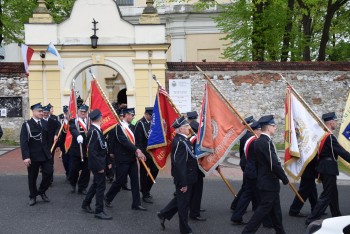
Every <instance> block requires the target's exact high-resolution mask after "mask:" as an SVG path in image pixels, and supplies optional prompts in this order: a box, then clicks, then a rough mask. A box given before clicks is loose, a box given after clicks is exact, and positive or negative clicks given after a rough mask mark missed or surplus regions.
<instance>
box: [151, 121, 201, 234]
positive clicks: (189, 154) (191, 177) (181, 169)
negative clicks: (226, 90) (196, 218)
mask: <svg viewBox="0 0 350 234" xmlns="http://www.w3.org/2000/svg"><path fill="white" fill-rule="evenodd" d="M172 127H174V128H175V130H176V136H175V138H174V140H173V142H172V146H171V175H172V176H173V177H174V184H175V189H176V196H175V197H174V198H173V199H172V200H171V201H170V202H169V204H168V205H167V206H166V207H165V208H164V209H162V210H161V211H160V212H158V214H157V215H158V218H159V219H160V224H161V226H162V228H163V229H165V225H164V223H165V219H167V220H170V219H171V218H172V217H173V216H174V215H175V214H176V212H178V214H179V225H180V233H182V234H185V233H192V229H191V228H190V226H189V225H188V211H189V202H190V197H191V192H192V191H191V190H192V185H193V184H194V183H196V181H197V176H198V172H197V168H198V165H197V159H196V156H195V155H194V154H193V151H192V146H191V143H190V141H189V140H188V139H187V136H188V135H189V133H190V126H189V124H188V122H187V121H186V119H185V117H184V116H181V117H179V118H177V119H176V120H175V121H174V123H173V124H172Z"/></svg>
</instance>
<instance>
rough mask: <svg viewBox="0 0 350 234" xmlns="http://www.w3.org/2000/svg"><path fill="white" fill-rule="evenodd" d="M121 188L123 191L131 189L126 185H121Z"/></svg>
mask: <svg viewBox="0 0 350 234" xmlns="http://www.w3.org/2000/svg"><path fill="white" fill-rule="evenodd" d="M122 189H123V190H125V191H131V189H130V188H128V186H126V185H123V186H122Z"/></svg>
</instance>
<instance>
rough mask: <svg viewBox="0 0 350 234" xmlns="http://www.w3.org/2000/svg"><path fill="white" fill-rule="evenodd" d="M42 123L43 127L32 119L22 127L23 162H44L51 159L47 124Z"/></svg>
mask: <svg viewBox="0 0 350 234" xmlns="http://www.w3.org/2000/svg"><path fill="white" fill-rule="evenodd" d="M40 122H41V126H40V125H38V124H37V122H36V121H35V120H34V119H33V118H31V119H30V120H28V121H26V122H24V123H23V125H22V128H21V134H20V144H21V151H22V158H23V160H25V159H28V158H30V160H32V161H37V162H43V161H46V160H49V159H50V158H51V154H50V149H49V146H48V129H47V122H46V121H43V120H40ZM27 124H28V125H27ZM28 128H29V131H28Z"/></svg>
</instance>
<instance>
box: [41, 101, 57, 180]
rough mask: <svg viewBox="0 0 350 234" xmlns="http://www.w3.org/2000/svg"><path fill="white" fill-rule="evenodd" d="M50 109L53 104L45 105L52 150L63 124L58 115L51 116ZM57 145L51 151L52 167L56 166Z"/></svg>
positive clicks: (45, 116)
mask: <svg viewBox="0 0 350 234" xmlns="http://www.w3.org/2000/svg"><path fill="white" fill-rule="evenodd" d="M50 110H51V105H50V106H49V105H47V106H43V120H45V121H46V122H47V129H48V139H49V142H48V146H49V149H50V151H51V148H52V146H53V144H54V142H56V141H57V139H58V136H57V135H58V132H59V130H60V127H61V124H60V123H59V122H58V119H57V116H56V117H51V116H50ZM57 147H58V144H56V145H55V147H54V149H53V150H52V152H50V153H51V163H52V168H54V162H55V159H54V156H55V151H56V148H57ZM53 173H54V171H52V176H51V182H50V185H51V184H52V183H53Z"/></svg>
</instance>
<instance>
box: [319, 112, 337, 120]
mask: <svg viewBox="0 0 350 234" xmlns="http://www.w3.org/2000/svg"><path fill="white" fill-rule="evenodd" d="M322 119H323V121H324V122H327V121H330V120H337V116H336V115H335V112H329V113H326V114H323V115H322Z"/></svg>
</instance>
